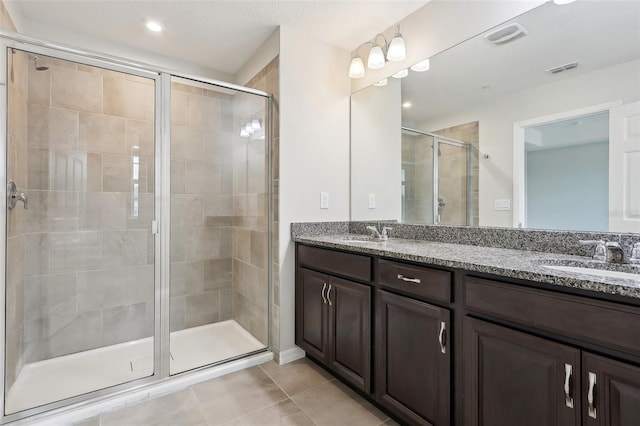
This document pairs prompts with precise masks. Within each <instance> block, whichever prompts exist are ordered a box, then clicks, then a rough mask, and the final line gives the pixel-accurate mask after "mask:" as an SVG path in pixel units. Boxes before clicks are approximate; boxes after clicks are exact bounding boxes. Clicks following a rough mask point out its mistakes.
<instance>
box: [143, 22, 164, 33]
mask: <svg viewBox="0 0 640 426" xmlns="http://www.w3.org/2000/svg"><path fill="white" fill-rule="evenodd" d="M145 25H146V27H147V29H148V30H149V31H153V32H154V33H159V32H161V31H162V25H160V24H159V23H157V22H155V21H147V23H146V24H145Z"/></svg>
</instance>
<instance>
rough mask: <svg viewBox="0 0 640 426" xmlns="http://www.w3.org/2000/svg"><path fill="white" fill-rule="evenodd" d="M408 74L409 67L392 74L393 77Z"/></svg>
mask: <svg viewBox="0 0 640 426" xmlns="http://www.w3.org/2000/svg"><path fill="white" fill-rule="evenodd" d="M408 75H409V70H408V69H403V70H402V71H398V72H397V73H395V74H392V75H391V77H393V78H405V77H406V76H408Z"/></svg>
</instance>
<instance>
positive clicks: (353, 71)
mask: <svg viewBox="0 0 640 426" xmlns="http://www.w3.org/2000/svg"><path fill="white" fill-rule="evenodd" d="M349 77H351V78H362V77H364V63H363V62H362V59H360V57H359V56H356V57H355V58H353V59H352V60H351V65H349Z"/></svg>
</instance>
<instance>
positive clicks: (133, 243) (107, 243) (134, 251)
mask: <svg viewBox="0 0 640 426" xmlns="http://www.w3.org/2000/svg"><path fill="white" fill-rule="evenodd" d="M103 240H104V242H103V259H102V266H103V267H105V268H111V267H115V266H134V265H147V264H148V263H149V259H148V256H147V254H148V250H149V241H150V240H153V235H152V234H151V232H150V230H144V229H130V230H127V231H104V232H103Z"/></svg>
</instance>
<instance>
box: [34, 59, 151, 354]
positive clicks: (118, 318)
mask: <svg viewBox="0 0 640 426" xmlns="http://www.w3.org/2000/svg"><path fill="white" fill-rule="evenodd" d="M42 62H43V63H45V64H46V65H47V66H49V70H48V71H36V70H35V67H34V66H33V61H32V60H30V61H29V66H28V77H29V78H28V79H29V82H28V110H27V111H25V112H24V114H23V116H25V117H27V126H28V130H27V141H28V171H27V191H28V196H29V209H28V210H27V220H26V224H25V232H26V253H27V258H26V280H25V289H24V320H25V321H24V341H25V362H34V361H38V360H43V359H47V358H51V357H56V356H61V355H66V354H69V353H74V352H78V351H84V350H87V349H92V348H96V347H101V346H105V345H112V344H116V343H120V342H125V341H129V340H134V339H139V338H142V337H146V336H151V334H152V330H153V294H154V290H153V281H154V268H153V264H154V250H153V241H154V238H153V235H152V234H151V220H152V218H153V211H154V210H153V209H154V195H153V193H154V171H153V168H154V164H153V154H154V144H153V142H154V125H153V119H154V86H153V81H152V80H149V79H143V78H139V77H135V76H130V75H125V74H122V73H116V72H111V71H106V70H102V69H100V68H95V67H90V66H85V65H78V64H75V63H72V62H67V61H62V60H53V59H52V58H46V57H45V58H42Z"/></svg>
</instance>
